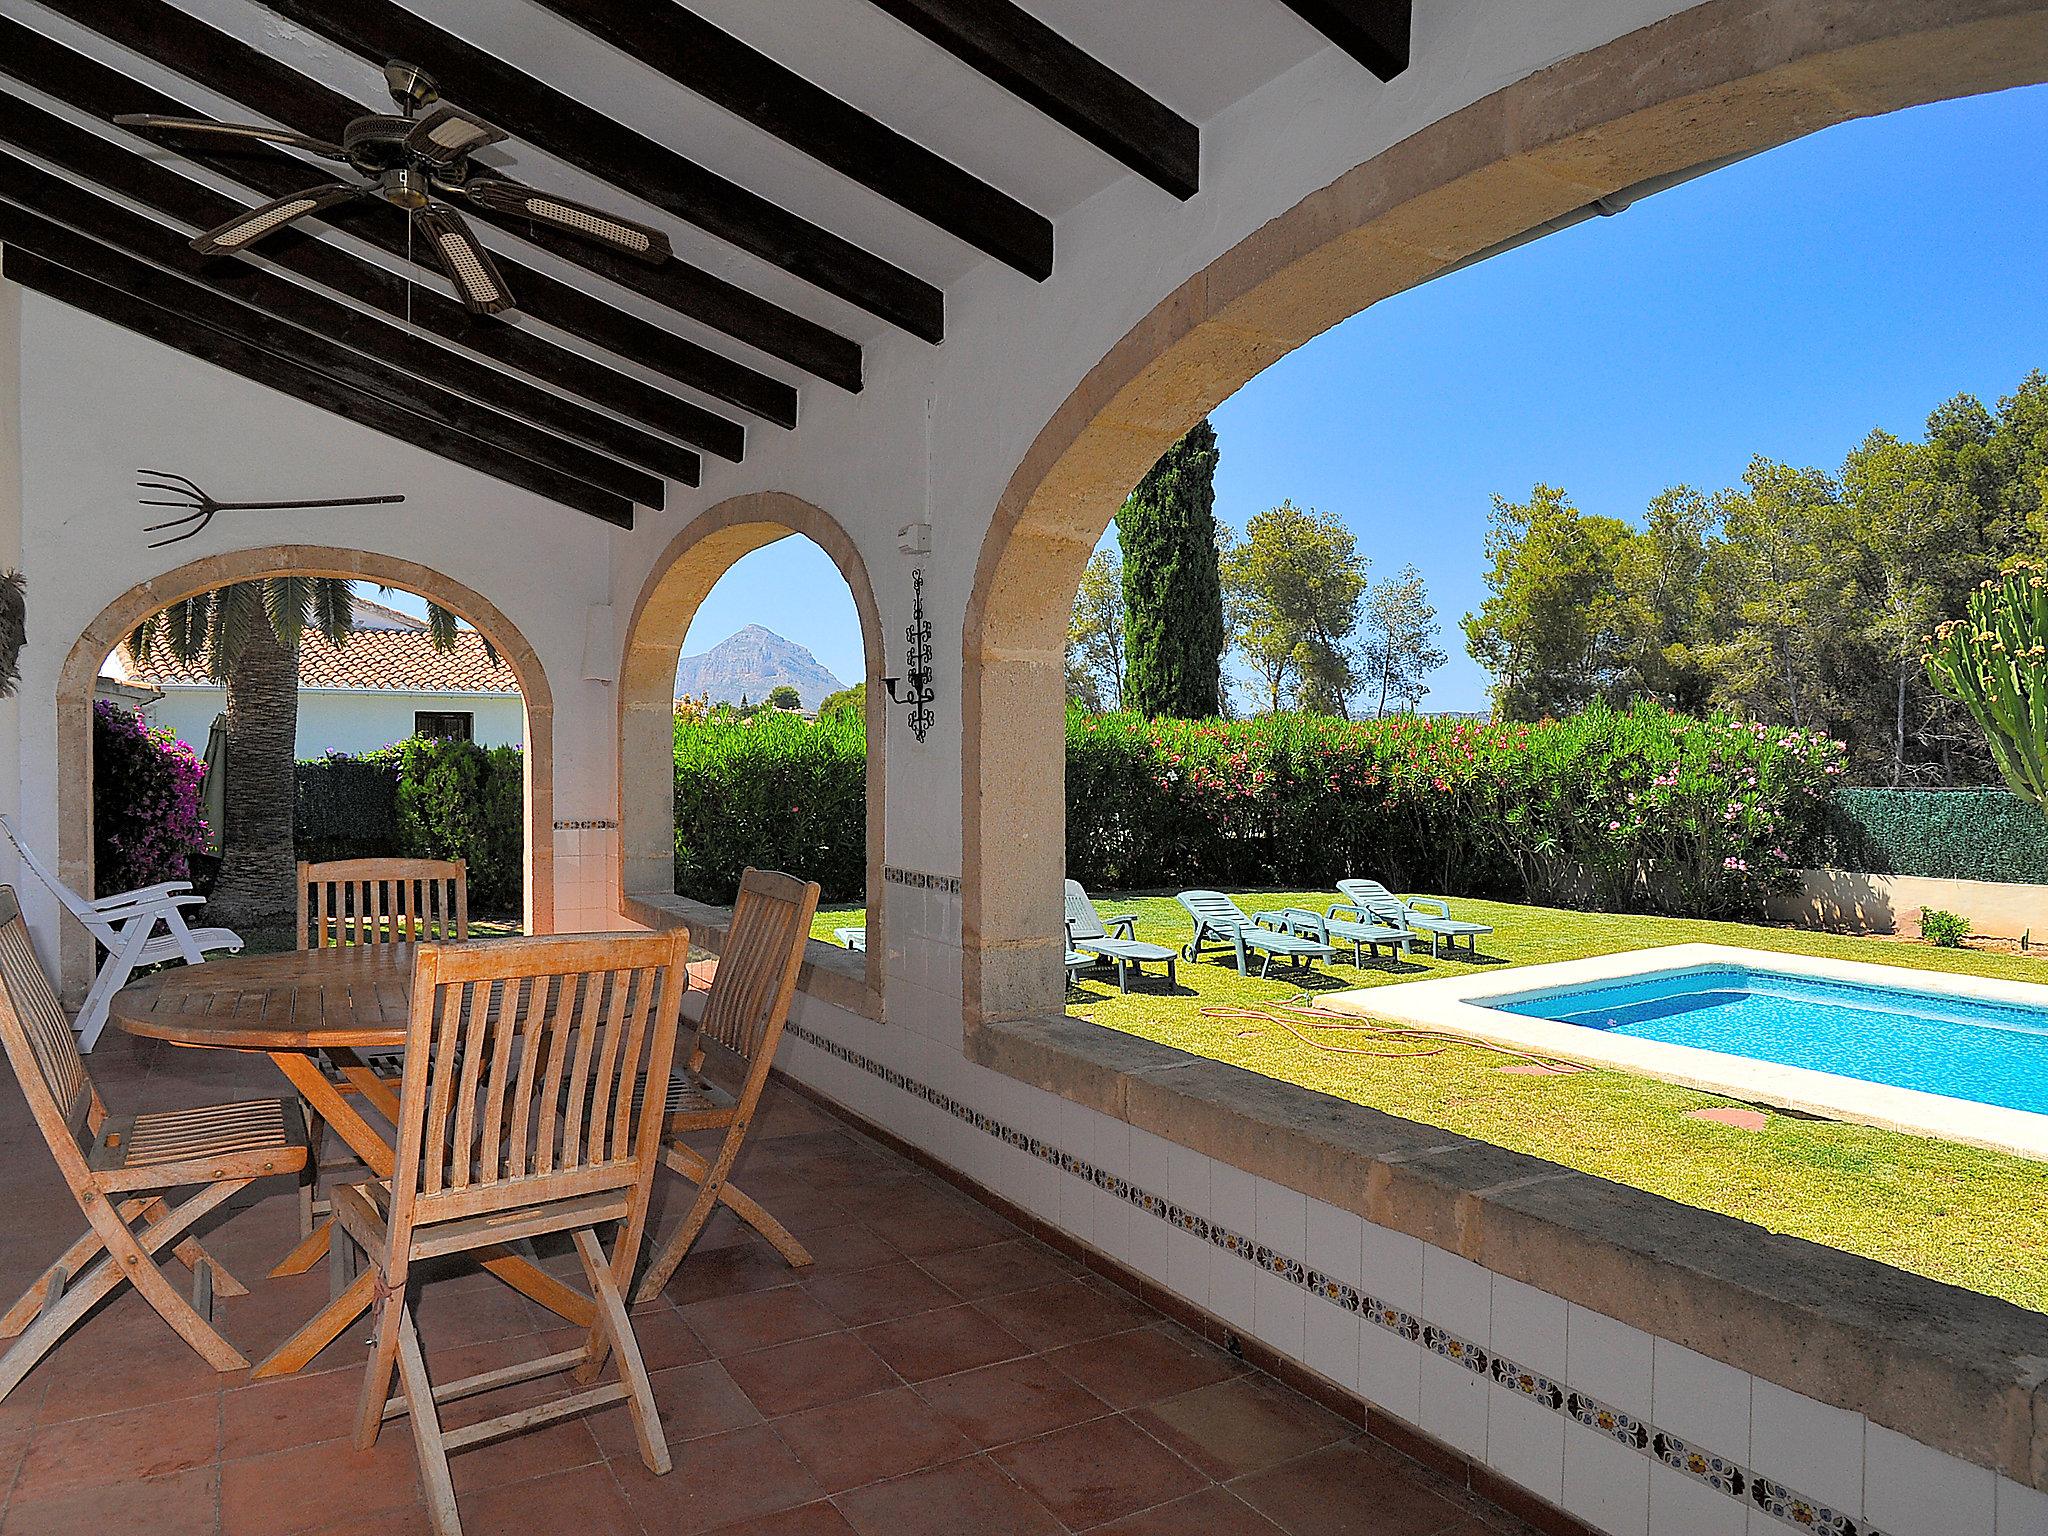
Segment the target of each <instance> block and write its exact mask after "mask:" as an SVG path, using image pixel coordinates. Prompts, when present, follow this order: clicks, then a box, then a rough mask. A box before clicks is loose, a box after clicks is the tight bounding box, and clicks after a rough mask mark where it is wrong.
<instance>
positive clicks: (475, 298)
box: [413, 203, 512, 315]
mask: <svg viewBox="0 0 2048 1536" xmlns="http://www.w3.org/2000/svg"><path fill="white" fill-rule="evenodd" d="M413 219H414V220H415V221H416V222H417V223H418V225H419V229H420V233H421V234H423V235H425V236H426V237H427V240H428V242H429V243H430V244H431V245H432V246H433V248H434V255H435V256H436V258H438V259H439V261H440V263H441V266H442V268H443V269H444V270H445V271H446V272H447V273H448V276H449V278H450V279H451V280H452V281H453V282H454V284H455V291H456V292H457V293H458V294H460V295H461V296H462V302H463V303H464V304H466V305H468V306H469V308H470V310H471V312H472V313H475V314H479V315H495V314H497V313H498V312H499V311H500V310H506V309H510V308H511V307H512V295H511V294H510V293H508V292H506V290H505V280H504V279H503V278H502V277H500V276H498V268H497V266H496V264H495V263H493V262H492V260H491V257H490V253H489V252H488V251H486V250H485V249H484V248H483V245H482V244H481V243H480V242H479V241H478V240H477V238H476V235H475V233H474V232H473V231H472V230H471V229H470V227H469V223H468V221H467V220H465V219H464V218H463V217H462V215H461V214H459V213H457V212H456V211H455V210H454V209H453V208H450V207H449V206H448V205H447V204H445V203H428V204H427V205H426V206H425V207H424V208H417V209H414V210H413Z"/></svg>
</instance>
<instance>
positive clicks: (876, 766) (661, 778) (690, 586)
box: [619, 491, 888, 996]
mask: <svg viewBox="0 0 2048 1536" xmlns="http://www.w3.org/2000/svg"><path fill="white" fill-rule="evenodd" d="M791 534H802V535H803V536H804V537H805V538H807V539H809V540H810V541H811V542H812V543H813V544H816V545H817V546H818V547H819V548H820V549H822V550H824V551H825V553H826V554H827V555H829V556H830V557H831V559H832V563H833V564H834V565H835V566H837V567H838V569H839V574H840V576H841V577H842V578H844V580H845V582H846V585H847V589H848V590H849V591H850V592H852V594H853V605H854V610H855V611H856V612H857V613H858V614H859V615H860V632H861V651H862V656H863V661H864V665H865V669H866V678H865V680H866V682H867V728H868V775H867V810H868V829H867V887H868V914H867V922H868V941H869V942H868V948H867V990H868V992H869V994H870V995H871V996H879V994H880V991H881V967H882V958H883V956H884V955H886V954H887V952H888V950H887V945H886V943H885V941H884V935H883V931H882V922H883V912H882V908H883V903H882V900H881V891H882V843H883V838H882V830H883V829H882V819H883V814H884V807H885V806H886V804H887V779H886V773H887V768H888V764H887V756H888V746H887V741H888V732H887V721H886V716H885V714H884V709H883V697H882V670H883V661H882V619H881V610H880V609H879V608H878V607H877V606H876V603H875V589H874V584H873V583H872V582H871V581H870V580H869V579H868V568H867V562H866V561H865V560H863V559H862V558H861V553H860V550H859V548H858V547H857V546H856V545H855V543H854V541H853V538H852V536H851V535H850V534H848V533H847V531H846V530H845V528H844V527H842V526H841V525H840V523H839V522H838V520H837V519H835V518H834V517H833V516H832V514H831V513H829V512H826V511H825V510H824V509H823V508H821V507H817V506H814V505H812V504H811V503H810V502H808V501H805V500H803V499H802V498H801V497H797V496H791V495H789V494H787V493H785V492H782V491H756V492H751V493H749V494H747V495H743V496H735V497H732V498H731V499H729V500H726V501H722V502H720V503H718V505H716V506H714V507H709V508H707V509H706V510H704V511H703V512H700V513H699V514H698V515H697V516H696V517H694V518H692V519H691V520H690V522H689V525H688V526H687V527H685V528H684V529H683V530H682V531H681V532H679V533H678V534H677V535H676V536H675V537H674V538H673V539H671V540H670V541H669V544H668V547H667V548H666V549H664V550H663V551H662V552H661V555H660V558H658V559H657V560H656V561H655V562H654V566H653V569H652V570H650V571H649V572H648V576H647V580H646V581H645V583H643V584H642V586H641V588H640V596H639V598H638V600H637V601H635V603H634V604H633V613H632V617H631V618H630V619H629V620H628V621H627V625H626V644H625V656H624V660H623V661H622V662H621V664H620V667H619V839H620V864H619V867H620V873H621V876H622V877H623V880H624V887H625V888H624V892H623V893H622V894H626V895H635V894H639V895H657V896H666V895H669V894H671V893H673V892H674V890H675V835H676V829H675V796H674V787H673V775H674V772H675V766H674V764H675V759H674V737H673V731H674V718H675V717H674V710H675V678H676V662H677V660H678V659H679V658H680V657H681V655H682V649H683V637H684V635H686V634H687V633H688V632H689V628H690V621H691V620H692V619H693V618H695V617H696V613H697V609H698V608H699V607H700V606H701V605H702V604H703V601H704V599H705V597H706V596H707V595H709V593H710V591H711V589H712V587H714V586H716V585H717V583H718V580H719V578H720V577H721V576H723V575H724V574H725V573H726V572H727V571H729V570H731V569H732V567H733V565H734V564H735V563H736V562H737V561H739V560H740V558H741V557H742V556H745V555H749V554H752V553H753V552H754V551H755V550H757V549H760V548H763V547H764V546H766V545H769V544H773V543H775V542H776V541H777V540H778V539H784V538H788V537H789V536H790V535H791Z"/></svg>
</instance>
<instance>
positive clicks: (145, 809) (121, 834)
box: [92, 700, 207, 896]
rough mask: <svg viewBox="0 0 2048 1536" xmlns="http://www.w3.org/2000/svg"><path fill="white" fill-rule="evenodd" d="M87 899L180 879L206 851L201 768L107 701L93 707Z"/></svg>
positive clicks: (161, 734) (171, 740) (178, 745)
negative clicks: (89, 891) (90, 870)
mask: <svg viewBox="0 0 2048 1536" xmlns="http://www.w3.org/2000/svg"><path fill="white" fill-rule="evenodd" d="M92 766H93V780H92V783H93V799H92V859H93V894H94V895H95V896H111V895H114V894H115V893H116V892H119V891H132V890H135V889H137V888H138V887H140V886H145V885H155V884H156V883H157V882H158V881H161V880H183V879H186V878H187V877H188V876H189V875H190V873H191V869H190V864H189V862H188V861H189V860H190V858H191V856H192V855H193V854H196V853H204V852H205V851H206V833H207V829H206V822H205V820H204V818H202V817H201V816H200V814H199V786H200V783H201V781H202V780H203V779H204V778H205V777H206V769H205V766H204V765H203V764H202V763H201V762H200V761H199V759H198V758H197V757H196V756H194V754H193V751H192V749H191V748H190V747H188V746H187V745H185V743H184V742H182V741H180V740H178V738H177V737H176V736H174V735H172V734H171V733H170V732H169V731H159V730H153V729H151V728H150V727H149V726H148V725H146V724H144V723H143V721H142V719H141V717H140V716H138V715H136V714H135V713H134V712H133V711H132V710H127V709H123V708H122V707H121V706H119V705H117V704H112V703H109V702H107V701H106V700H100V701H98V702H96V703H95V704H94V705H93V707H92Z"/></svg>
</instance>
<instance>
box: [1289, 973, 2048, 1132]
mask: <svg viewBox="0 0 2048 1536" xmlns="http://www.w3.org/2000/svg"><path fill="white" fill-rule="evenodd" d="M1316 1006H1317V1007H1318V1008H1321V1009H1325V1010H1328V1011H1332V1012H1336V1013H1346V1014H1353V1015H1357V1016H1359V1017H1364V1018H1370V1019H1375V1020H1381V1021H1393V1022H1397V1023H1401V1024H1406V1025H1410V1026H1412V1027H1414V1028H1417V1029H1426V1030H1437V1031H1441V1032H1443V1033H1446V1034H1451V1035H1456V1036H1460V1037H1463V1038H1465V1039H1469V1040H1477V1041H1482V1042H1485V1043H1487V1044H1491V1045H1498V1046H1504V1047H1506V1048H1508V1049H1509V1050H1511V1051H1517V1052H1522V1053H1526V1054H1528V1055H1532V1056H1537V1057H1544V1058H1549V1059H1553V1060H1560V1061H1572V1062H1578V1063H1581V1064H1583V1065H1587V1066H1593V1067H1604V1068H1609V1069H1612V1070H1615V1071H1621V1072H1633V1073H1640V1074H1643V1075H1645V1076H1650V1077H1657V1078H1662V1079H1663V1080H1664V1081H1666V1082H1671V1083H1679V1084H1683V1085H1684V1086H1686V1087H1691V1088H1702V1089H1706V1090H1707V1091H1709V1092H1711V1093H1716V1094H1722V1095H1725V1096H1726V1097H1729V1098H1733V1099H1737V1100H1740V1101H1742V1102H1745V1103H1751V1104H1769V1105H1775V1106H1777V1107H1779V1108H1782V1109H1790V1110H1797V1111H1801V1112H1804V1113H1810V1114H1818V1115H1822V1116H1825V1117H1827V1118H1829V1119H1836V1120H1853V1121H1860V1122H1862V1123H1863V1124H1866V1125H1875V1126H1882V1127H1884V1128H1885V1129H1887V1130H1898V1131H1910V1132H1913V1133H1915V1134H1917V1135H1923V1136H1939V1137H1941V1138H1943V1139H1944V1140H1947V1141H1957V1142H1962V1143H1965V1144H1967V1145H1970V1146H1977V1147H1989V1148H1993V1149H1995V1150H1998V1151H2001V1152H2016V1153H2018V1154H2020V1155H2021V1156H2023V1157H2030V1158H2035V1159H2038V1160H2040V1161H2042V1162H2048V986H2043V985H2041V984H2039V983H2035V982H2023V981H2005V980H1994V979H1991V978H1989V977H1983V976H1963V975H1956V974H1951V973H1948V972H1940V971H1928V970H1920V969H1917V968H1908V967H1904V966H1892V965H1874V964H1871V963H1869V962H1867V961H1861V960H1839V959H1834V958H1824V957H1821V956H1818V955H1794V954H1779V953H1776V952H1770V951H1764V950H1756V949H1746V948H1742V947H1739V946H1736V945H1732V944H1670V945H1663V946H1660V947H1658V948H1654V949H1641V950H1633V951H1626V952H1624V953H1621V954H1614V955H1597V956H1593V957H1591V958H1589V959H1585V960H1559V961H1554V962H1552V963H1549V964H1545V965H1530V966H1514V967H1501V966H1475V967H1473V968H1471V969H1469V970H1465V971H1463V972H1462V973H1459V974H1453V975H1449V976H1442V977H1438V978H1435V979H1433V980H1429V981H1411V982H1402V983H1398V984H1396V985H1394V986H1388V987H1371V988H1364V989H1361V990H1359V991H1356V992H1337V993H1326V994H1324V995H1323V996H1322V997H1320V998H1318V999H1317V1002H1316Z"/></svg>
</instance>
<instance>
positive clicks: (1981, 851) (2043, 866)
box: [1826, 788, 2048, 885]
mask: <svg viewBox="0 0 2048 1536" xmlns="http://www.w3.org/2000/svg"><path fill="white" fill-rule="evenodd" d="M1827 831H1828V846H1827V850H1826V862H1827V863H1828V864H1829V865H1830V866H1831V867H1833V868H1836V869H1849V870H1857V871H1860V872H1862V873H1865V874H1873V875H1925V876H1928V877H1930V878H1933V879H1939V880H2013V881H2018V882H2021V883H2023V884H2029V885H2044V884H2048V818H2044V817H2043V816H2042V815H2041V813H2040V811H2039V810H2038V809H2036V808H2035V807H2034V806H2032V805H2029V804H2028V803H2027V802H2026V801H2024V800H2022V799H2021V798H2020V797H2019V796H2018V795H2015V794H2014V793H2012V791H2010V790H2008V789H2004V788H1992V789H1842V790H1837V791H1836V792H1835V794H1834V797H1833V799H1832V801H1831V802H1830V804H1829V806H1828V828H1827Z"/></svg>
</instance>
